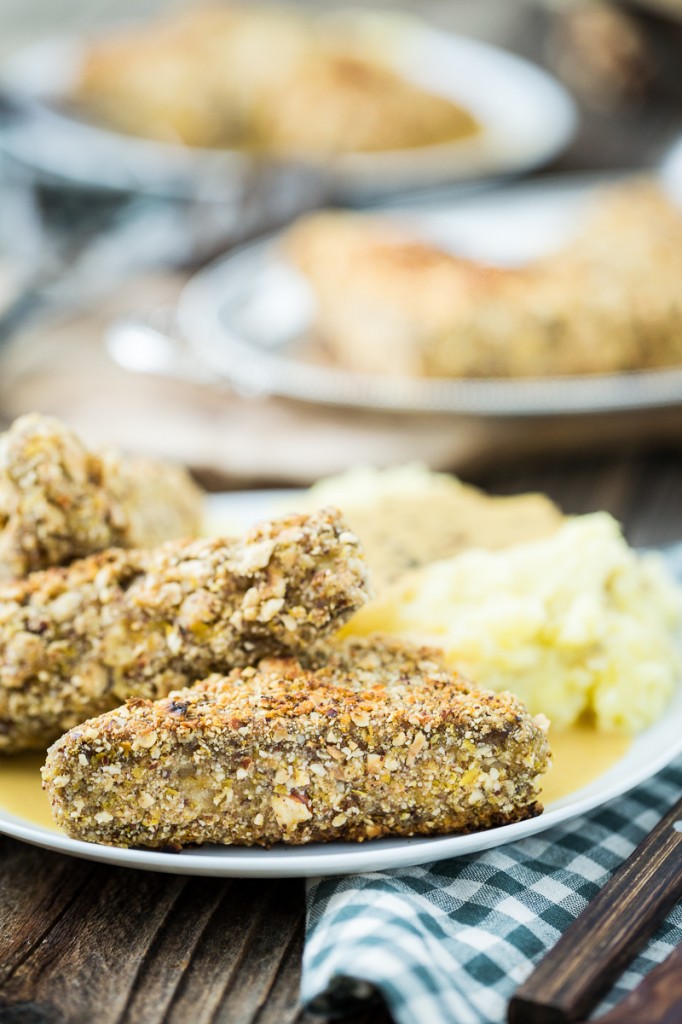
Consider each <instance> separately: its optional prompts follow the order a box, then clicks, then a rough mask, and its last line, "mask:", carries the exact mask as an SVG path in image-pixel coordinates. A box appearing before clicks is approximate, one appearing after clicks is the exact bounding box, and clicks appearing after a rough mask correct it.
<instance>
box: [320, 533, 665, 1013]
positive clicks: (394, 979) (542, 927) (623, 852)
mask: <svg viewBox="0 0 682 1024" xmlns="http://www.w3.org/2000/svg"><path fill="white" fill-rule="evenodd" d="M667 556H668V562H669V565H670V567H671V568H672V569H673V571H674V572H675V573H676V575H678V578H679V577H682V545H677V546H676V547H675V549H671V550H669V551H668V552H667ZM681 794H682V759H678V760H677V761H676V762H675V763H674V764H672V765H670V766H669V767H668V768H666V769H665V770H664V771H662V772H661V773H660V774H659V775H657V776H655V777H654V778H653V779H651V780H649V781H648V782H646V783H645V784H643V785H641V786H639V787H638V788H637V789H635V790H633V791H631V792H630V793H628V794H627V795H625V796H622V797H619V798H618V799H617V800H614V801H612V802H611V803H610V804H609V805H608V806H606V807H602V808H600V809H598V810H595V811H593V812H592V813H590V814H588V815H585V816H584V817H581V818H577V819H574V820H573V821H568V822H565V823H564V824H562V825H560V826H557V827H555V828H553V829H551V830H549V831H547V832H544V833H542V834H540V835H538V836H534V837H532V838H529V839H523V840H521V841H519V842H516V843H512V844H509V845H507V846H499V847H497V848H496V849H493V850H487V851H486V852H484V853H479V854H472V855H470V856H466V857H460V858H458V859H456V860H449V861H441V862H440V863H436V864H427V865H424V866H423V867H412V868H404V869H401V870H398V871H384V872H375V873H372V874H366V875H357V876H351V877H345V878H323V879H314V880H312V881H311V882H310V883H309V886H308V901H307V910H308V920H307V935H306V945H305V953H304V957H303V981H302V999H303V1002H304V1003H305V1004H307V1006H308V1008H309V1009H310V1010H312V1011H313V1012H319V1013H322V1014H325V1013H326V1014H333V1013H334V1012H349V1011H351V1010H352V1009H354V1008H357V1007H358V1004H361V1003H366V1002H367V1001H369V1000H372V999H377V998H378V997H379V995H381V996H382V997H383V998H384V1000H385V1001H386V1003H387V1004H388V1007H389V1009H390V1011H391V1013H392V1015H393V1017H394V1018H395V1020H396V1021H397V1024H502V1022H503V1021H504V1020H505V1019H506V1007H507V1002H508V1000H509V998H510V996H511V995H512V993H513V992H514V990H515V989H516V988H517V987H518V985H519V984H520V983H521V982H522V981H523V980H524V979H525V978H526V977H527V976H528V975H529V974H530V972H531V970H532V969H533V967H534V966H535V965H536V964H537V963H538V962H539V961H540V960H541V959H542V958H543V956H544V955H545V953H547V951H548V950H549V949H551V947H552V946H553V945H554V944H555V943H556V941H557V940H558V939H559V937H560V936H561V934H562V933H563V932H564V931H565V930H566V928H567V927H568V925H569V924H570V923H571V921H573V919H574V918H576V917H577V916H578V914H580V912H581V911H582V910H584V909H585V907H586V906H587V904H588V903H589V902H590V900H591V899H593V897H594V896H595V895H596V894H597V892H598V890H599V889H600V888H601V886H603V885H604V883H605V882H606V881H608V879H609V877H610V876H611V874H612V873H613V872H614V871H615V869H616V868H617V867H618V866H619V865H620V864H621V863H622V862H623V861H624V860H625V859H626V858H627V857H628V856H629V854H630V853H631V852H632V851H633V849H634V848H635V846H637V844H638V843H640V842H641V840H642V839H643V838H644V836H645V835H646V834H647V833H648V832H650V831H651V829H652V828H653V827H654V825H656V823H657V822H658V820H659V819H660V818H661V817H662V816H663V815H664V814H665V813H666V811H667V810H668V809H669V808H670V807H671V806H672V805H673V804H674V803H675V801H676V800H678V799H679V798H680V795H681ZM680 942H682V904H680V905H678V906H677V907H676V908H675V910H673V912H672V913H671V914H670V916H669V917H668V919H667V921H666V922H665V924H664V925H663V926H662V927H661V928H660V929H659V931H658V932H657V934H656V935H655V936H654V938H653V939H652V940H651V941H650V942H649V943H648V945H647V946H646V947H645V948H644V950H643V952H642V953H641V954H640V955H639V956H638V957H637V958H636V960H635V961H634V962H633V963H632V964H631V965H630V967H629V969H628V970H627V971H626V972H625V974H623V975H622V976H621V978H620V980H619V982H618V984H617V985H616V986H615V987H614V988H613V989H612V991H611V992H610V993H609V995H608V996H607V998H606V999H605V1000H604V1002H603V1003H602V1005H601V1006H600V1007H599V1008H598V1009H597V1010H596V1011H595V1012H596V1013H597V1014H600V1013H602V1012H604V1011H605V1010H606V1009H608V1008H610V1007H611V1006H613V1005H615V1004H616V1003H617V1002H619V1001H620V999H622V998H623V996H624V995H625V994H626V992H629V991H630V990H631V989H632V988H634V987H635V985H637V983H638V982H639V981H640V980H641V978H642V977H643V975H644V974H646V973H647V971H648V970H649V969H650V968H651V967H652V966H653V965H654V964H657V963H660V962H661V961H662V960H663V959H664V958H665V957H666V956H667V955H668V953H670V952H672V950H673V949H674V948H675V946H676V945H677V944H678V943H680Z"/></svg>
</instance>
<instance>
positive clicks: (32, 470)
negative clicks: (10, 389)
mask: <svg viewBox="0 0 682 1024" xmlns="http://www.w3.org/2000/svg"><path fill="white" fill-rule="evenodd" d="M201 515H202V494H201V491H200V490H199V488H198V487H197V486H196V485H195V484H194V483H193V482H192V480H191V478H190V477H189V475H188V474H187V473H186V472H185V470H184V469H181V468H180V467H179V466H173V465H167V464H163V463H158V462H152V461H150V460H147V459H123V458H120V457H118V456H117V455H115V454H113V453H105V454H95V453H94V452H91V451H88V449H87V448H86V447H85V446H84V445H83V444H82V442H81V441H80V440H79V439H78V437H76V435H75V434H74V433H73V431H71V430H69V429H68V428H67V427H65V426H64V424H62V423H60V422H59V420H57V419H54V418H53V417H50V416H40V415H38V414H37V413H30V414H29V415H27V416H22V417H20V418H19V419H18V420H15V422H14V423H13V424H12V426H11V427H10V429H9V430H8V431H7V433H5V434H3V435H2V436H0V580H3V579H5V580H7V579H16V578H20V577H23V576H26V575H27V574H28V573H30V572H35V571H36V570H39V569H46V568H48V567H49V566H53V565H64V564H66V563H67V562H70V561H72V560H73V559H75V558H82V557H84V556H85V555H90V554H93V553H94V552H96V551H103V550H105V549H106V548H109V547H124V548H131V547H152V546H155V545H157V544H162V543H163V542H164V541H166V540H172V539H173V538H175V537H180V536H185V535H192V534H196V533H198V532H199V528H200V524H201Z"/></svg>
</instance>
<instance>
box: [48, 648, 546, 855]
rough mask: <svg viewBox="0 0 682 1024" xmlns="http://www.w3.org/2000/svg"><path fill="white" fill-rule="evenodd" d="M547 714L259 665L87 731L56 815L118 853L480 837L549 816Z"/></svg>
mask: <svg viewBox="0 0 682 1024" xmlns="http://www.w3.org/2000/svg"><path fill="white" fill-rule="evenodd" d="M542 725H543V723H542V721H541V719H537V720H534V719H532V718H531V717H530V715H529V714H528V712H527V711H526V710H525V708H524V707H523V705H522V704H521V702H520V701H519V700H518V699H517V698H515V697H513V696H512V695H511V694H493V693H489V692H477V691H475V690H473V689H472V688H471V687H470V686H469V684H467V683H466V682H464V681H463V680H462V679H459V678H456V677H453V676H450V677H449V678H443V677H441V676H439V677H435V678H432V677H430V676H428V675H426V674H425V675H424V676H423V677H422V682H421V684H415V683H412V684H409V683H407V684H402V683H393V684H392V685H391V686H388V687H380V686H375V687H374V688H371V689H361V690H353V689H350V688H347V687H346V688H344V687H340V686H335V685H330V684H329V683H326V682H323V681H322V680H321V679H319V678H316V677H315V675H314V674H312V673H309V672H306V671H304V670H303V669H302V668H300V670H299V673H298V675H293V674H292V673H288V674H287V676H286V677H284V676H283V675H282V674H281V673H280V672H278V671H262V670H259V669H255V668H246V669H242V670H236V671H234V672H233V673H232V674H231V675H230V676H229V677H221V676H215V677H213V678H211V679H208V680H206V681H205V682H204V683H203V684H201V685H200V686H197V687H194V688H189V689H185V690H182V691H180V692H177V693H174V694H172V695H171V696H170V697H168V698H166V699H164V700H160V701H157V702H155V703H153V702H151V701H145V700H134V701H129V702H128V704H126V705H125V706H123V707H121V708H118V709H116V710H115V711H111V712H108V713H107V714H105V715H103V716H101V717H100V718H96V719H92V720H91V721H89V722H86V723H84V724H83V725H81V726H79V727H77V728H75V729H72V730H71V732H69V733H67V735H65V736H63V737H62V738H61V739H60V740H58V742H57V743H55V744H54V746H53V747H51V749H50V751H49V752H48V757H47V761H46V764H45V767H44V769H43V781H44V786H45V788H46V790H47V792H48V795H49V798H50V801H51V804H52V811H53V814H54V817H55V820H56V821H57V823H58V824H59V825H60V827H61V828H63V829H64V830H65V831H66V832H67V833H68V834H69V835H71V836H73V837H74V838H78V839H84V840H87V841H90V842H96V843H104V844H108V845H113V846H145V847H168V846H171V847H182V846H184V845H187V844H193V843H221V844H228V845H231V844H235V845H243V846H251V845H261V846H269V845H271V844H273V843H277V842H285V843H291V844H301V843H308V842H316V841H328V840H364V839H372V838H376V837H379V836H383V835H396V836H415V835H437V834H445V833H451V832H468V831H473V830H476V829H483V828H490V827H492V826H496V825H502V824H506V823H508V822H512V821H518V820H521V819H524V818H528V817H532V816H533V815H536V814H539V813H540V812H541V810H542V808H541V806H540V805H539V803H538V800H537V796H538V787H539V779H540V776H541V774H542V772H543V771H545V770H546V768H547V766H548V753H549V752H548V746H547V740H546V737H545V733H544V731H543V727H542Z"/></svg>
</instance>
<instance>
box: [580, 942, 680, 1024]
mask: <svg viewBox="0 0 682 1024" xmlns="http://www.w3.org/2000/svg"><path fill="white" fill-rule="evenodd" d="M681 1020H682V946H678V947H677V949H674V950H673V952H672V953H671V954H670V956H668V957H666V959H665V960H664V961H663V963H662V964H659V965H658V967H654V969H653V971H650V972H649V973H648V974H647V976H646V978H644V979H643V981H640V983H639V985H638V986H637V988H636V989H634V991H632V992H631V993H630V994H629V995H627V996H626V997H625V999H623V1001H622V1002H620V1003H619V1004H618V1006H616V1007H614V1009H613V1010H609V1012H608V1013H605V1014H604V1016H603V1017H600V1018H599V1021H598V1024H680V1021H681Z"/></svg>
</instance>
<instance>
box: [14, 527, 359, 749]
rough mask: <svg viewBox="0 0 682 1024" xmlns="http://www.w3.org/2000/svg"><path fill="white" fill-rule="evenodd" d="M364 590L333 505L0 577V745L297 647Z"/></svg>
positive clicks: (32, 742)
mask: <svg viewBox="0 0 682 1024" xmlns="http://www.w3.org/2000/svg"><path fill="white" fill-rule="evenodd" d="M367 596H368V590H367V575H366V566H365V562H364V560H363V558H362V555H361V552H360V549H359V545H358V541H357V538H356V537H355V535H354V534H353V533H351V532H350V531H349V530H348V529H347V528H346V526H345V524H344V523H343V520H342V519H341V516H340V513H339V512H338V511H337V510H336V509H324V510H322V511H320V512H317V513H314V514H312V515H309V516H297V515H292V516H287V517H285V518H283V519H280V520H274V521H272V522H266V523H262V524H261V525H259V526H257V527H254V528H253V529H252V530H250V531H249V532H248V533H247V534H246V536H245V537H244V538H242V539H238V540H222V539H211V540H197V541H184V542H173V543H169V544H166V545H164V546H162V547H161V548H158V549H156V550H154V551H151V552H145V551H121V550H112V551H109V552H105V553H103V554H100V555H93V556H91V557H90V558H87V559H83V560H81V561H79V562H75V563H74V564H73V565H71V566H69V567H68V568H66V569H50V570H46V571H45V572H42V573H35V574H33V575H32V576H30V577H29V578H28V579H26V580H20V581H15V582H13V583H5V584H2V585H0V750H4V751H10V750H21V749H24V748H27V747H45V746H47V744H48V743H50V742H51V741H52V740H53V739H55V738H56V737H57V736H59V735H60V733H62V732H64V731H65V729H68V728H71V727H72V726H74V725H76V724H78V722H82V721H84V720H85V719H86V718H89V717H90V716H92V715H93V714H99V713H101V712H102V711H105V710H107V709H109V708H113V707H115V706H116V705H117V704H120V703H121V701H122V700H125V698H126V697H129V696H141V697H153V698H155V697H159V696H162V695H164V694H166V693H168V692H169V691H170V690H172V689H175V688H177V687H181V686H186V685H188V684H189V683H192V682H194V681H195V680H198V679H202V678H204V677H205V676H206V675H208V674H209V673H210V672H216V671H221V672H225V671H229V670H230V669H231V668H234V667H235V666H243V665H248V664H253V663H255V662H256V661H258V660H259V659H260V658H262V657H265V656H267V655H269V654H273V653H275V652H276V653H278V654H280V653H289V654H300V653H303V652H305V651H306V650H307V649H308V648H309V647H310V646H311V645H313V644H314V643H315V642H316V641H318V640H319V639H320V638H321V637H323V636H325V635H327V634H328V633H331V632H332V631H333V630H335V629H336V628H338V627H339V626H340V625H341V624H342V623H343V622H344V621H345V620H346V619H347V618H348V617H349V616H350V615H351V614H352V612H354V611H356V610H357V609H358V608H359V607H360V606H361V605H362V604H363V603H364V602H365V600H366V599H367Z"/></svg>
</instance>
